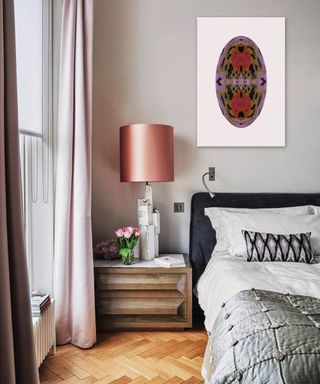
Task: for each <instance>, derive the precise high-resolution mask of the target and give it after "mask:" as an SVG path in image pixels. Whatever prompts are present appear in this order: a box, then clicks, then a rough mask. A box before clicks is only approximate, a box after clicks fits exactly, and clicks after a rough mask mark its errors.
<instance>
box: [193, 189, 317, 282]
mask: <svg viewBox="0 0 320 384" xmlns="http://www.w3.org/2000/svg"><path fill="white" fill-rule="evenodd" d="M297 205H318V206H320V193H216V196H215V198H213V199H212V198H211V197H210V196H209V194H208V193H207V192H200V193H195V194H194V195H193V196H192V200H191V221H190V247H189V257H190V261H191V265H192V274H193V285H195V284H196V282H197V281H198V279H199V277H200V276H201V274H202V272H203V271H204V269H205V267H206V265H207V263H208V261H209V259H210V256H211V254H212V251H213V248H214V246H215V244H216V236H215V231H214V230H213V228H212V226H211V223H210V220H209V218H208V217H207V216H204V208H206V207H233V208H279V207H294V206H297Z"/></svg>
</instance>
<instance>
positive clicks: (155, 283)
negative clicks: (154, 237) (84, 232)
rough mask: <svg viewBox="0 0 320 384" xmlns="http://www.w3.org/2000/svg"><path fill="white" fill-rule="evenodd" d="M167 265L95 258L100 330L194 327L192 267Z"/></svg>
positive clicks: (98, 325)
mask: <svg viewBox="0 0 320 384" xmlns="http://www.w3.org/2000/svg"><path fill="white" fill-rule="evenodd" d="M184 259H185V263H186V266H185V267H178V268H175V267H173V268H164V267H161V266H158V265H156V264H155V263H154V262H153V261H145V260H138V261H137V262H136V263H135V264H133V265H131V266H125V265H121V260H113V261H105V260H95V263H94V271H95V295H96V314H97V328H98V330H114V329H137V328H140V329H168V328H170V329H177V328H179V329H184V328H191V327H192V269H191V265H190V262H189V257H188V256H187V255H184Z"/></svg>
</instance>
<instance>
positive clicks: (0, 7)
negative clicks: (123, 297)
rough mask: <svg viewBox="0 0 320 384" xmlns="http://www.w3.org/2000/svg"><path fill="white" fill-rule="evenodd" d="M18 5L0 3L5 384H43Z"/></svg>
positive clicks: (0, 361)
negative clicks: (28, 240) (24, 158)
mask: <svg viewBox="0 0 320 384" xmlns="http://www.w3.org/2000/svg"><path fill="white" fill-rule="evenodd" d="M19 160H20V159H19V137H18V107H17V83H16V57H15V30H14V9H13V0H0V383H1V384H2V383H10V384H14V383H19V384H20V383H21V384H22V383H25V384H30V383H32V384H36V383H38V381H39V379H38V371H37V366H36V361H35V351H34V342H33V330H32V319H31V306H30V293H29V282H28V272H27V261H26V254H25V244H24V234H23V222H22V202H21V180H20V165H19Z"/></svg>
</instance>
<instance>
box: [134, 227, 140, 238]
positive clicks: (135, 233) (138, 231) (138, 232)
mask: <svg viewBox="0 0 320 384" xmlns="http://www.w3.org/2000/svg"><path fill="white" fill-rule="evenodd" d="M134 235H135V236H136V237H139V236H140V235H141V228H139V227H137V228H135V229H134Z"/></svg>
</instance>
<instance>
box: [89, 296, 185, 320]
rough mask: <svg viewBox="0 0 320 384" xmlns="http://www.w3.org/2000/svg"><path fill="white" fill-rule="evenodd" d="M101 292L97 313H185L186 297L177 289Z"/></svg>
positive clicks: (98, 298) (176, 314)
mask: <svg viewBox="0 0 320 384" xmlns="http://www.w3.org/2000/svg"><path fill="white" fill-rule="evenodd" d="M168 292H169V293H170V295H165V294H164V293H163V292H161V291H157V292H153V291H140V292H139V293H140V295H136V294H134V293H133V294H132V295H128V291H115V292H99V293H98V294H97V297H96V303H97V315H123V314H128V315H173V316H178V315H180V316H183V315H184V314H185V297H184V295H182V294H181V293H179V292H177V291H168Z"/></svg>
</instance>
